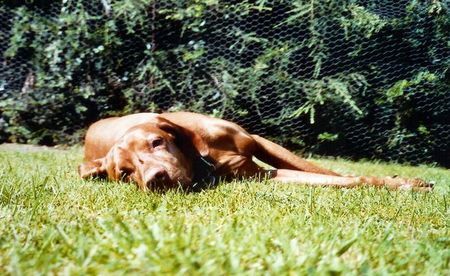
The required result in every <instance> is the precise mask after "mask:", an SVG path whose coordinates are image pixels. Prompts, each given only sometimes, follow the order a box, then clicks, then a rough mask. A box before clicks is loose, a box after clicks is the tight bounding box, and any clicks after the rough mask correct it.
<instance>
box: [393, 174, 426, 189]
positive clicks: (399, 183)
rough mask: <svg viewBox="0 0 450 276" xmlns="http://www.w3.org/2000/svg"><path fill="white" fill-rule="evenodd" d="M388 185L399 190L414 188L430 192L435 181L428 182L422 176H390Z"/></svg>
mask: <svg viewBox="0 0 450 276" xmlns="http://www.w3.org/2000/svg"><path fill="white" fill-rule="evenodd" d="M387 180H388V181H387V182H388V183H387V184H388V186H391V187H395V188H397V189H399V190H414V191H423V192H428V191H431V190H433V187H434V183H433V182H427V181H425V180H423V179H420V178H402V177H397V176H394V177H388V178H387Z"/></svg>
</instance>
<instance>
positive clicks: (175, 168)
mask: <svg viewBox="0 0 450 276" xmlns="http://www.w3.org/2000/svg"><path fill="white" fill-rule="evenodd" d="M207 155H208V147H207V145H206V144H205V143H204V141H203V139H202V138H201V137H200V136H199V135H198V134H196V133H193V132H191V131H189V130H187V129H185V128H182V127H180V126H178V125H175V124H173V123H172V122H170V121H167V120H163V119H161V120H160V122H159V123H156V124H148V123H147V124H141V125H137V126H135V127H132V128H130V129H129V130H128V131H127V132H126V134H125V135H124V136H122V138H121V139H120V140H119V141H118V142H117V143H116V144H115V145H114V146H113V147H112V148H111V149H110V150H109V152H108V154H107V155H106V156H105V157H104V158H101V159H97V160H93V161H88V162H85V163H83V164H82V165H80V167H79V173H80V175H81V177H83V178H89V177H105V178H106V177H107V178H109V179H111V180H122V181H130V182H136V183H137V184H138V186H139V187H140V188H141V189H143V190H147V189H150V190H166V189H168V188H173V187H178V186H181V187H184V188H186V187H189V186H190V185H191V183H192V179H193V174H194V169H193V166H194V164H193V160H194V159H195V158H197V157H199V156H207Z"/></svg>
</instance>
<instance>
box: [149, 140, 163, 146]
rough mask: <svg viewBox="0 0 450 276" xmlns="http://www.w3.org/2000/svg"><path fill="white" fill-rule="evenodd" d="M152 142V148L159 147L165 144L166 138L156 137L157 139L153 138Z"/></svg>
mask: <svg viewBox="0 0 450 276" xmlns="http://www.w3.org/2000/svg"><path fill="white" fill-rule="evenodd" d="M151 144H152V148H157V147H159V146H162V145H164V139H162V138H155V139H153V140H152V142H151Z"/></svg>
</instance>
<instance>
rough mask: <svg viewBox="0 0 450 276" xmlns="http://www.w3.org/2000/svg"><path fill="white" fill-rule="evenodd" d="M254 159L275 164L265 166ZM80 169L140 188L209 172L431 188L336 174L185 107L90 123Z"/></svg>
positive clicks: (183, 182)
mask: <svg viewBox="0 0 450 276" xmlns="http://www.w3.org/2000/svg"><path fill="white" fill-rule="evenodd" d="M253 157H256V158H257V159H259V160H261V161H263V162H265V163H267V164H269V165H271V166H273V167H274V168H275V169H272V170H268V169H263V168H262V167H260V166H259V165H257V164H256V163H255V162H254V161H253ZM79 173H80V175H81V177H83V178H88V177H107V178H109V179H112V180H123V181H133V182H136V183H137V185H138V186H139V187H140V188H142V189H143V190H147V189H152V190H159V189H167V188H171V187H178V186H181V187H183V188H189V187H191V186H192V185H194V184H195V183H197V182H202V181H206V180H208V179H210V178H211V177H222V178H225V179H233V178H248V177H256V176H258V177H261V176H263V177H267V178H271V179H273V180H276V181H279V182H287V183H301V184H308V185H321V186H336V187H355V186H360V185H365V184H368V185H373V186H387V187H391V188H415V189H419V190H430V189H431V188H432V186H431V185H430V184H428V183H426V182H424V181H422V180H420V179H405V178H391V177H366V176H359V177H354V176H341V175H339V174H337V173H335V172H332V171H329V170H327V169H323V168H320V167H318V166H316V165H314V164H312V163H311V162H308V161H306V160H304V159H302V158H300V157H298V156H296V155H295V154H293V153H291V152H290V151H288V150H287V149H285V148H283V147H281V146H279V145H277V144H275V143H272V142H270V141H268V140H266V139H264V138H262V137H260V136H258V135H251V134H249V133H248V132H247V131H245V130H244V129H243V128H241V127H240V126H238V125H236V124H234V123H232V122H228V121H225V120H221V119H217V118H212V117H208V116H205V115H201V114H196V113H189V112H176V113H163V114H156V113H139V114H134V115H128V116H123V117H113V118H108V119H103V120H100V121H98V122H96V123H94V124H93V125H91V126H90V127H89V130H88V132H87V134H86V141H85V163H83V164H82V165H80V167H79Z"/></svg>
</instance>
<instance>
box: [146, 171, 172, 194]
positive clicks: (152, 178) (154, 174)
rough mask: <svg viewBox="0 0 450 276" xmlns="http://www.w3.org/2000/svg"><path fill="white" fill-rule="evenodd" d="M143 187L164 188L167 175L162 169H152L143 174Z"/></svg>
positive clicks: (167, 178) (167, 179)
mask: <svg viewBox="0 0 450 276" xmlns="http://www.w3.org/2000/svg"><path fill="white" fill-rule="evenodd" d="M144 180H145V185H146V186H147V187H148V188H150V189H152V188H153V189H154V188H158V187H160V186H164V185H165V184H167V182H168V181H169V174H168V173H167V171H166V170H165V169H164V168H161V167H159V168H152V169H150V170H149V171H147V172H146V174H145V179H144Z"/></svg>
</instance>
